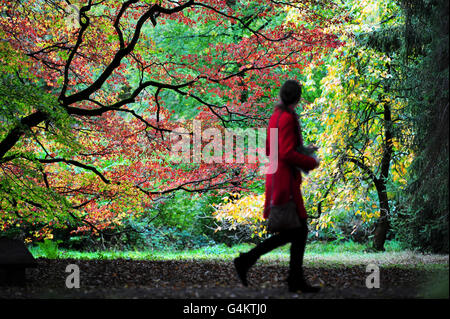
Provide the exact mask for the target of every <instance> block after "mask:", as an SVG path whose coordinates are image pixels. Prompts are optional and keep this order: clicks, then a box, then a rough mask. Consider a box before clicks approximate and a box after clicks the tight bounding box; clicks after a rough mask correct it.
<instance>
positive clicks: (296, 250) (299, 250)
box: [248, 220, 308, 279]
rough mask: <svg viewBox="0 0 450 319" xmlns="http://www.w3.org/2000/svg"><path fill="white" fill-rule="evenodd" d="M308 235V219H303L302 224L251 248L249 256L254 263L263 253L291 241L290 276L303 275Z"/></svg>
mask: <svg viewBox="0 0 450 319" xmlns="http://www.w3.org/2000/svg"><path fill="white" fill-rule="evenodd" d="M307 235H308V226H307V224H306V220H302V226H300V227H298V228H293V229H289V230H286V231H283V232H280V233H277V234H275V235H272V236H271V237H269V238H267V239H266V240H264V241H263V242H261V243H259V244H258V245H257V246H256V247H255V248H253V249H252V250H250V251H249V252H248V256H249V257H250V258H251V259H252V261H253V263H254V262H256V261H257V260H258V258H259V257H261V256H262V255H264V254H266V253H268V252H270V251H272V250H274V249H275V248H278V247H280V246H283V245H285V244H287V243H291V251H290V253H291V254H290V262H289V277H290V278H292V279H293V278H294V277H299V276H300V277H301V276H302V275H303V272H302V266H303V255H304V253H305V245H306V238H307Z"/></svg>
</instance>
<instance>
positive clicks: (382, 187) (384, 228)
mask: <svg viewBox="0 0 450 319" xmlns="http://www.w3.org/2000/svg"><path fill="white" fill-rule="evenodd" d="M376 189H377V194H378V200H379V202H380V217H379V218H378V220H377V222H376V226H375V231H374V238H373V247H374V248H375V249H376V250H377V251H384V243H385V241H386V235H387V232H388V230H389V213H390V210H389V201H388V196H387V192H386V182H384V181H381V180H378V182H377V184H376Z"/></svg>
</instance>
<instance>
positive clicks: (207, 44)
mask: <svg viewBox="0 0 450 319" xmlns="http://www.w3.org/2000/svg"><path fill="white" fill-rule="evenodd" d="M0 8H1V9H0V36H1V39H2V41H1V42H0V46H1V50H0V51H1V53H0V54H1V55H0V65H1V66H0V68H1V69H0V72H1V90H0V92H1V94H0V99H1V100H0V101H1V102H2V103H1V106H0V107H1V109H0V110H1V113H0V119H1V123H2V125H1V127H0V167H1V169H2V171H1V173H0V174H1V175H0V176H1V177H0V188H1V189H2V195H1V197H0V207H1V208H0V214H1V215H0V220H1V223H2V224H1V225H0V227H1V229H2V230H6V229H8V228H11V227H25V228H26V227H29V228H30V229H32V230H33V231H34V232H35V233H33V235H34V236H35V237H36V238H42V237H51V232H52V229H54V228H62V229H68V230H73V231H78V232H79V231H92V232H94V233H99V232H101V233H103V232H104V231H105V230H112V229H114V228H115V227H117V226H120V224H121V220H122V219H123V218H125V217H126V216H129V215H135V216H139V215H143V214H147V213H148V211H149V210H148V208H149V207H151V206H152V205H153V204H154V203H155V202H158V201H161V200H164V197H165V196H166V195H167V194H169V193H171V192H173V191H175V190H184V191H187V192H191V193H193V192H205V191H207V190H214V189H216V190H221V191H223V190H226V189H239V188H240V187H241V186H242V181H245V180H255V176H256V175H255V171H256V168H257V165H256V164H251V165H241V164H228V163H227V164H221V163H219V164H217V163H213V164H209V163H189V164H185V165H177V164H176V163H175V164H174V163H171V162H170V161H168V160H167V159H168V150H169V148H170V145H171V144H170V139H169V135H170V132H172V131H173V130H176V129H177V128H179V127H180V126H184V127H186V128H188V129H191V128H192V123H191V120H192V119H198V120H202V121H203V123H205V124H208V125H211V126H217V127H219V126H220V127H230V126H236V125H237V126H239V125H244V124H245V125H247V126H249V125H257V124H259V123H265V122H264V121H266V120H267V114H269V113H270V109H271V108H268V107H267V105H273V102H274V98H276V94H277V88H278V87H279V86H280V84H281V83H282V82H283V81H284V80H285V79H287V78H288V77H290V75H291V74H293V72H297V74H298V73H299V72H300V71H301V70H302V69H304V68H305V67H306V66H307V65H309V64H310V63H313V62H315V61H318V60H320V58H321V57H322V56H323V54H325V53H326V52H328V51H329V50H330V49H333V48H335V47H337V46H339V45H340V41H339V40H338V39H337V36H336V35H335V34H334V32H333V28H332V26H333V25H338V24H340V23H341V22H342V21H341V19H340V17H339V15H337V14H336V11H334V4H333V3H332V2H328V1H327V2H322V1H313V0H308V1H307V0H304V1H288V2H278V1H270V0H258V1H239V2H236V3H235V2H232V1H219V0H206V1H203V0H202V1H193V0H189V1H178V2H177V1H156V0H155V1H152V0H146V1H138V0H128V1H108V0H104V1H92V0H85V1H78V2H73V3H72V2H70V1H62V0H61V1H58V0H52V1H50V0H46V1H38V0H36V1H26V2H25V1H5V0H2V1H1V2H0ZM317 8H321V10H320V14H318V13H317V12H318V10H317ZM74 12H75V16H74ZM289 16H291V17H292V16H293V17H295V18H297V19H300V20H301V23H299V21H296V22H295V23H294V22H293V21H292V18H291V19H289ZM193 108H195V112H194V111H193V110H192V109H193ZM197 108H198V110H197ZM186 115H191V118H190V119H189V120H186V121H184V122H180V120H183V117H184V116H186ZM236 169H239V170H236ZM236 172H239V173H236ZM26 225H28V226H26Z"/></svg>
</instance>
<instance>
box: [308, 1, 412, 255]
mask: <svg viewBox="0 0 450 319" xmlns="http://www.w3.org/2000/svg"><path fill="white" fill-rule="evenodd" d="M353 10H354V11H353V12H352V11H350V15H352V19H351V21H350V24H349V26H348V29H347V32H345V33H344V38H343V39H342V40H343V41H344V42H345V43H346V45H345V46H342V47H339V48H337V49H336V50H335V52H334V53H333V55H331V56H330V58H329V59H328V61H327V75H326V76H325V77H324V78H323V79H322V82H321V84H322V91H321V96H320V97H319V98H317V99H316V100H315V103H314V104H313V105H311V106H310V107H309V108H308V109H309V111H311V112H314V114H315V118H316V120H317V122H318V123H323V124H324V125H325V127H324V128H323V132H322V134H320V137H319V140H318V142H317V143H318V145H320V146H321V148H322V150H321V151H320V152H321V153H320V155H321V156H322V157H323V158H324V159H325V161H326V162H325V165H323V167H324V168H323V169H322V170H319V171H318V172H317V173H313V175H312V179H313V180H319V181H320V182H319V185H318V186H316V187H315V189H314V192H313V193H312V194H313V195H312V197H313V198H316V200H315V204H316V205H317V209H316V211H317V213H318V216H319V217H320V216H321V215H322V210H323V208H322V207H324V206H326V207H327V209H331V210H339V209H340V208H342V209H344V210H347V211H348V210H349V209H350V208H351V207H352V206H353V205H354V204H355V203H357V205H361V201H363V202H364V199H366V198H367V203H366V204H362V206H363V207H361V208H360V209H356V208H355V211H356V212H357V213H361V210H363V211H366V210H373V208H374V206H373V204H372V200H371V198H370V196H369V194H370V191H371V189H375V192H376V196H377V199H378V208H379V209H378V210H377V211H375V212H374V213H373V214H371V216H372V217H374V218H376V224H375V228H374V231H373V246H374V248H375V249H376V250H383V249H384V242H385V240H386V236H387V233H388V230H389V218H390V215H391V212H392V209H391V204H390V201H392V200H393V199H394V198H393V196H394V194H395V193H397V194H398V193H399V191H400V190H401V189H402V187H403V186H404V183H405V182H406V180H405V173H406V168H407V167H408V164H409V159H408V155H409V151H408V149H407V146H406V145H405V144H404V141H405V139H407V138H408V136H409V134H410V132H409V131H408V127H407V126H406V125H405V124H404V121H405V118H404V116H403V114H402V112H403V109H404V107H405V103H406V101H405V99H404V98H402V96H401V92H400V91H399V89H398V84H396V83H397V82H395V80H397V79H398V77H399V70H398V66H397V65H396V64H395V63H392V61H393V60H394V58H395V57H396V55H397V54H398V53H397V52H396V51H395V48H394V47H391V48H390V50H384V48H380V47H379V46H378V47H377V46H376V45H375V43H374V42H373V39H374V37H376V36H379V34H383V36H384V35H385V34H386V33H387V32H386V30H389V31H391V32H392V30H393V29H398V25H399V21H398V18H394V17H397V16H398V12H399V8H398V7H397V6H395V5H394V4H393V3H392V1H382V2H379V1H365V3H364V4H361V6H360V7H356V8H355V7H354V8H353ZM358 10H361V11H358ZM397 49H398V48H397ZM392 174H393V175H394V176H392ZM392 178H394V181H393V180H392ZM392 182H397V185H396V187H395V188H394V190H391V191H389V189H388V188H389V185H391V184H392ZM389 194H390V195H391V198H389ZM358 196H359V198H358ZM361 199H362V200H361ZM375 207H376V206H375ZM328 217H329V216H328V214H327V215H324V216H323V217H322V218H327V219H328V220H329V221H331V219H330V218H328Z"/></svg>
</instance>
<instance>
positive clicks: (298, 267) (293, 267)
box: [288, 220, 308, 281]
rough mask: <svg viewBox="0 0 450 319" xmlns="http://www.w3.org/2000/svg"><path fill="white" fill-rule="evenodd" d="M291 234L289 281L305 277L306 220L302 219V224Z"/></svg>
mask: <svg viewBox="0 0 450 319" xmlns="http://www.w3.org/2000/svg"><path fill="white" fill-rule="evenodd" d="M289 235H290V242H291V254H290V263H289V279H288V281H293V280H298V278H302V277H303V256H304V253H305V246H306V239H307V236H308V226H307V224H306V220H302V226H301V227H300V228H296V229H295V232H292V233H291V234H289Z"/></svg>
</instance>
